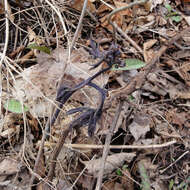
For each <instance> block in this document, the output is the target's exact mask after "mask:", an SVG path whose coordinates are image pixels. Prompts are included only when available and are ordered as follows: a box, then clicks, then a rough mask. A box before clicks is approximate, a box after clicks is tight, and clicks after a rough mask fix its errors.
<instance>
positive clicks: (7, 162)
mask: <svg viewBox="0 0 190 190" xmlns="http://www.w3.org/2000/svg"><path fill="white" fill-rule="evenodd" d="M21 166H22V164H21V163H20V162H18V161H17V160H15V159H12V158H10V157H7V158H5V159H4V160H3V161H1V163H0V175H1V176H8V175H13V174H16V173H17V172H19V171H20V169H21Z"/></svg>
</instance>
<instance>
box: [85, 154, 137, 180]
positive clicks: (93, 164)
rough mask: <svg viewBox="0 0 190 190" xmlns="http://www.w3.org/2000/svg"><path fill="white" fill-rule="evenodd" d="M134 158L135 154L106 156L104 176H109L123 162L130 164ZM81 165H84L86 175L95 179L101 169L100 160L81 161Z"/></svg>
mask: <svg viewBox="0 0 190 190" xmlns="http://www.w3.org/2000/svg"><path fill="white" fill-rule="evenodd" d="M135 156H136V154H135V153H119V154H114V155H111V156H108V157H107V159H106V163H105V168H104V174H109V173H111V172H112V171H113V170H115V169H117V168H118V167H121V166H122V164H123V163H124V162H125V161H126V162H129V163H130V162H131V160H132V159H133V158H134V157H135ZM83 164H85V166H86V168H87V170H88V173H90V174H93V175H94V176H96V177H97V175H98V172H99V170H100V168H101V164H102V159H101V158H99V159H96V160H90V161H83Z"/></svg>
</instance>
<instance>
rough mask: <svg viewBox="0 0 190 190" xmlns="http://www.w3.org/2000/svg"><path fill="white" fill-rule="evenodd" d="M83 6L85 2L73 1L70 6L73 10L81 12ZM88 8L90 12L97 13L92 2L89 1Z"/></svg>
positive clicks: (80, 0) (82, 0) (81, 0)
mask: <svg viewBox="0 0 190 190" xmlns="http://www.w3.org/2000/svg"><path fill="white" fill-rule="evenodd" d="M83 4H84V0H73V1H72V2H71V3H70V5H71V7H72V8H74V9H76V10H78V11H81V10H82V8H83ZM87 8H88V10H89V11H90V12H93V13H94V12H96V8H95V6H94V4H92V1H88V3H87Z"/></svg>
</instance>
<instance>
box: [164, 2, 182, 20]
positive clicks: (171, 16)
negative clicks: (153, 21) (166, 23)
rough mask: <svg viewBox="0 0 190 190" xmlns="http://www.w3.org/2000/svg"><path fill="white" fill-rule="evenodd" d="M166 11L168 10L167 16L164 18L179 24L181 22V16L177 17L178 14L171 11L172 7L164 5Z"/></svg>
mask: <svg viewBox="0 0 190 190" xmlns="http://www.w3.org/2000/svg"><path fill="white" fill-rule="evenodd" d="M165 7H166V9H167V10H168V14H167V15H166V18H167V19H168V18H171V19H172V20H173V21H175V22H180V21H181V19H182V18H181V16H180V15H179V13H178V12H176V11H173V10H172V7H171V6H170V5H169V4H165Z"/></svg>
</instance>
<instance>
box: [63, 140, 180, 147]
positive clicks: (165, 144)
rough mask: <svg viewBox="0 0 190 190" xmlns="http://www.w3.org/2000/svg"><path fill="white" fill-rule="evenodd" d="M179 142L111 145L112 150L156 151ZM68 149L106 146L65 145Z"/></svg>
mask: <svg viewBox="0 0 190 190" xmlns="http://www.w3.org/2000/svg"><path fill="white" fill-rule="evenodd" d="M176 142H177V141H176V140H172V141H169V142H166V143H163V144H151V145H109V148H110V149H154V148H164V147H167V146H170V145H172V144H175V143H176ZM64 146H65V147H68V148H76V149H104V147H105V146H106V145H96V144H64Z"/></svg>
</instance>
